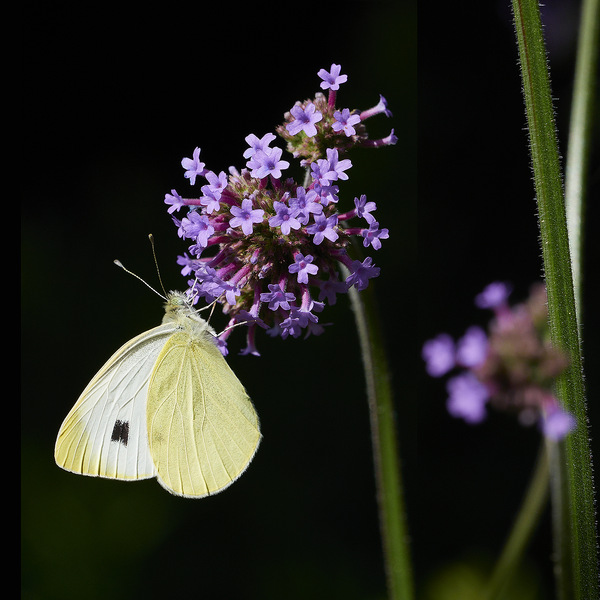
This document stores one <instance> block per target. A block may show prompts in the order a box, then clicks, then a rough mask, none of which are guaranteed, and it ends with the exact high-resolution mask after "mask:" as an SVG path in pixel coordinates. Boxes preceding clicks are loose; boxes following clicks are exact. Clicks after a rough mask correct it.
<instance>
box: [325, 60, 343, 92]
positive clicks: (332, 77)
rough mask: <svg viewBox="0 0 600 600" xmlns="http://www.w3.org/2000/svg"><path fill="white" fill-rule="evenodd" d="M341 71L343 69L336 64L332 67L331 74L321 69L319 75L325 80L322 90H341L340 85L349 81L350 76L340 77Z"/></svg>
mask: <svg viewBox="0 0 600 600" xmlns="http://www.w3.org/2000/svg"><path fill="white" fill-rule="evenodd" d="M341 70H342V67H341V66H340V65H336V64H332V65H331V69H330V70H329V72H327V71H326V70H325V69H320V70H319V72H318V73H317V75H318V76H319V77H320V78H321V79H322V80H323V81H322V82H321V89H323V90H327V89H331V90H334V91H335V90H339V89H340V84H341V83H345V82H346V81H348V75H340V71H341Z"/></svg>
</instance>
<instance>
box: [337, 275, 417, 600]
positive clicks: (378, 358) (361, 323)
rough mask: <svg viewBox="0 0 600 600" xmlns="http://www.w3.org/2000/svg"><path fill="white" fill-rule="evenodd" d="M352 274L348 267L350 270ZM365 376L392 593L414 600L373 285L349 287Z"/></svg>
mask: <svg viewBox="0 0 600 600" xmlns="http://www.w3.org/2000/svg"><path fill="white" fill-rule="evenodd" d="M348 274H349V273H348V272H347V271H346V275H348ZM349 293H350V298H351V302H352V308H353V311H354V317H355V320H356V325H357V329H358V336H359V340H360V346H361V352H362V360H363V367H364V372H365V377H366V385H367V398H368V403H369V414H370V421H371V438H372V443H373V456H374V463H375V480H376V485H377V500H378V505H379V521H380V529H381V536H382V543H383V554H384V561H385V568H386V575H387V581H388V589H389V593H390V598H393V599H394V600H411V599H412V598H413V578H412V567H411V560H410V551H409V548H408V533H407V528H406V521H405V514H404V500H403V495H402V486H401V476H400V460H399V453H398V443H397V437H396V436H397V434H396V423H395V414H394V413H395V411H394V403H393V395H392V389H391V382H390V373H389V368H388V363H387V358H386V354H385V349H384V344H383V339H382V334H381V326H380V323H379V319H378V316H377V309H376V305H375V298H374V292H373V285H370V286H369V287H368V288H367V289H365V290H363V291H361V292H357V291H356V289H355V288H354V287H352V288H350V290H349Z"/></svg>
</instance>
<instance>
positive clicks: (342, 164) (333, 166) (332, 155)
mask: <svg viewBox="0 0 600 600" xmlns="http://www.w3.org/2000/svg"><path fill="white" fill-rule="evenodd" d="M321 160H322V159H321ZM327 163H328V165H329V169H328V171H327V172H326V174H325V179H328V180H330V181H335V180H337V179H348V175H346V173H344V171H346V170H347V169H349V168H350V167H351V166H352V162H351V161H350V159H348V158H344V159H343V160H339V157H338V151H337V148H327Z"/></svg>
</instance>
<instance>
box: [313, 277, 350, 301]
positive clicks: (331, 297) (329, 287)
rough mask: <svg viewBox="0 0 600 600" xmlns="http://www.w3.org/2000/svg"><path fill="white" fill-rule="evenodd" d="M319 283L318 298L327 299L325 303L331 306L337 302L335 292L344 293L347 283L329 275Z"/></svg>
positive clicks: (346, 289)
mask: <svg viewBox="0 0 600 600" xmlns="http://www.w3.org/2000/svg"><path fill="white" fill-rule="evenodd" d="M318 285H319V300H324V299H327V303H328V304H329V305H330V306H333V305H334V304H335V303H336V302H337V294H345V293H346V292H347V291H348V285H347V284H346V282H345V281H340V280H339V279H337V277H335V278H334V277H330V278H329V279H327V280H326V281H321V282H319V283H318Z"/></svg>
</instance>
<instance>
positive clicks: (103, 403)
mask: <svg viewBox="0 0 600 600" xmlns="http://www.w3.org/2000/svg"><path fill="white" fill-rule="evenodd" d="M174 331H175V326H174V325H173V324H171V323H170V324H166V325H160V326H158V327H155V328H154V329H151V330H150V331H146V332H145V333H142V334H140V335H139V336H137V337H135V338H133V339H132V340H131V341H129V342H128V343H127V344H125V345H124V346H122V347H121V348H120V349H119V350H117V352H115V353H114V354H113V355H112V356H111V357H110V358H109V359H108V361H107V362H106V364H105V365H104V366H103V367H102V368H101V369H100V371H98V373H97V374H96V375H95V377H94V378H93V379H92V380H91V381H90V383H89V384H88V386H87V387H86V388H85V390H84V391H83V392H82V394H81V396H80V397H79V399H78V400H77V402H76V403H75V406H73V408H72V409H71V411H70V412H69V414H68V415H67V416H66V418H65V420H64V421H63V423H62V425H61V428H60V430H59V432H58V437H57V439H56V445H55V448H54V458H55V460H56V463H57V464H58V466H59V467H62V468H63V469H66V470H67V471H71V472H73V473H79V474H81V475H91V476H96V477H108V478H111V479H128V480H136V479H146V478H149V477H154V476H155V475H156V470H155V468H154V463H153V462H152V457H151V455H150V450H149V447H148V435H147V432H146V396H147V392H148V382H149V380H150V375H151V374H152V369H153V368H154V363H155V362H156V359H157V357H158V355H159V353H160V351H161V350H162V348H163V346H164V345H165V342H166V341H167V340H168V339H169V337H170V336H171V335H172V334H173V332H174Z"/></svg>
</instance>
